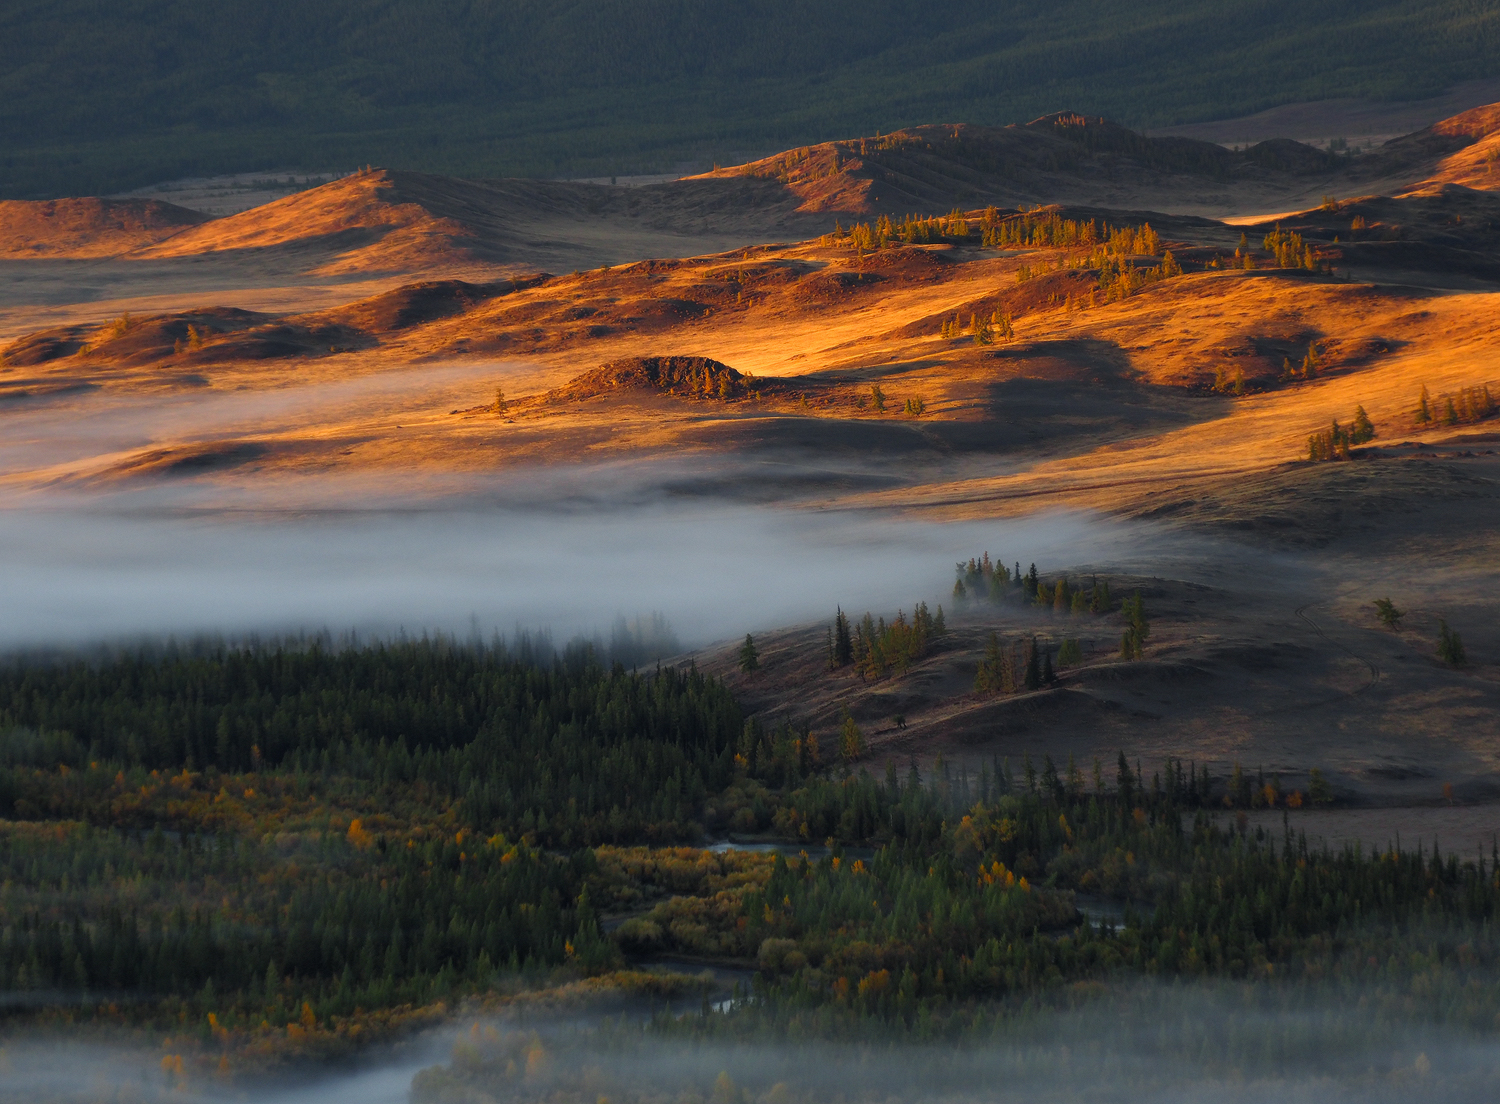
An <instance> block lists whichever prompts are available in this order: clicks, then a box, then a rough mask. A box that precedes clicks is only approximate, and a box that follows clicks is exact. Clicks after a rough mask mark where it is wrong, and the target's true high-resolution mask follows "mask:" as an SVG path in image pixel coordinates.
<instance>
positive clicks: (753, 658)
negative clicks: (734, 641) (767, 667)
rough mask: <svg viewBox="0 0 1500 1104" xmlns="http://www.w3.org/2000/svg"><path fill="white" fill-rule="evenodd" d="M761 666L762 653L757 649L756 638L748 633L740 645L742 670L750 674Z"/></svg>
mask: <svg viewBox="0 0 1500 1104" xmlns="http://www.w3.org/2000/svg"><path fill="white" fill-rule="evenodd" d="M759 666H760V653H759V652H757V651H756V650H755V638H754V637H753V636H751V635H750V634H749V633H746V634H745V642H744V643H743V644H741V645H740V670H741V671H744V672H745V673H746V674H749V673H750V672H751V671H754V670H755V669H756V668H757V667H759Z"/></svg>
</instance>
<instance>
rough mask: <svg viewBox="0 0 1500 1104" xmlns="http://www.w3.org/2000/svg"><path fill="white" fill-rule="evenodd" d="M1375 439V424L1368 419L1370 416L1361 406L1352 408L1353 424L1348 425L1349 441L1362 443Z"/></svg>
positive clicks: (1357, 443)
mask: <svg viewBox="0 0 1500 1104" xmlns="http://www.w3.org/2000/svg"><path fill="white" fill-rule="evenodd" d="M1374 439H1375V425H1374V423H1373V422H1371V421H1370V416H1369V415H1368V414H1366V413H1365V408H1364V407H1363V406H1359V407H1356V408H1355V410H1354V424H1353V425H1352V426H1350V427H1349V443H1350V444H1354V445H1362V444H1364V443H1365V442H1366V441H1373V440H1374Z"/></svg>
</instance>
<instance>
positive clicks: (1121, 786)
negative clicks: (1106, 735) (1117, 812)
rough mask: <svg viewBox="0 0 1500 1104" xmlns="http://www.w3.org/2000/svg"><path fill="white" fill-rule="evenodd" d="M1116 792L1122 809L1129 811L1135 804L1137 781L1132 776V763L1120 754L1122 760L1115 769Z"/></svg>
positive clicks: (1123, 754)
mask: <svg viewBox="0 0 1500 1104" xmlns="http://www.w3.org/2000/svg"><path fill="white" fill-rule="evenodd" d="M1115 786H1116V792H1117V793H1118V794H1119V796H1120V807H1121V808H1123V809H1129V808H1130V807H1131V806H1132V805H1134V804H1135V779H1134V778H1133V777H1132V776H1131V774H1130V761H1129V760H1128V759H1126V758H1125V753H1124V752H1123V751H1121V752H1120V759H1119V762H1118V764H1117V765H1116V767H1115Z"/></svg>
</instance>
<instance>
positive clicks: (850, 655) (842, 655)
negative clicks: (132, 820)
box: [833, 607, 854, 667]
mask: <svg viewBox="0 0 1500 1104" xmlns="http://www.w3.org/2000/svg"><path fill="white" fill-rule="evenodd" d="M853 659H854V642H853V640H852V639H851V638H850V635H849V618H847V617H845V616H844V610H843V608H842V607H840V608H839V611H838V615H837V616H836V617H835V618H834V620H833V665H834V666H835V667H847V666H849V663H850V661H852V660H853Z"/></svg>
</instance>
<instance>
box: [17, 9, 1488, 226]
mask: <svg viewBox="0 0 1500 1104" xmlns="http://www.w3.org/2000/svg"><path fill="white" fill-rule="evenodd" d="M1497 30H1500V8H1497V7H1496V5H1495V4H1494V3H1493V2H1492V0H1482V2H1479V3H1471V2H1466V0H1423V2H1419V0H1371V2H1369V3H1365V4H1362V5H1360V6H1359V8H1358V10H1357V11H1353V10H1351V9H1350V8H1349V7H1348V6H1347V5H1342V4H1328V3H1313V4H1307V3H1292V2H1290V0H1268V2H1266V3H1260V4H1253V5H1243V4H1240V5H1227V6H1226V5H1222V4H1220V5H1205V4H1202V3H1189V2H1184V0H1147V2H1143V3H1139V4H1135V5H1130V6H1122V5H1119V4H1105V3H1101V2H1100V0H1061V2H1059V3H1054V4H1050V5H1043V6H1031V7H1028V6H1024V5H1023V6H1016V5H1009V6H1005V7H1000V8H997V7H995V6H994V5H987V4H983V3H979V2H978V0H953V2H949V3H945V4H942V5H937V6H933V5H921V4H916V3H913V2H912V0H866V2H860V3H855V2H854V0H823V2H820V3H818V4H810V5H809V4H792V3H789V2H788V0H760V2H758V3H755V4H749V5H737V6H726V5H717V6H715V5H702V4H686V3H683V2H682V0H643V2H640V3H631V4H622V3H602V4H593V5H587V6H583V5H577V4H567V3H564V4H556V5H544V6H537V5H533V4H526V3H522V2H521V0H497V2H495V3H489V4H484V5H463V4H453V3H449V2H447V0H413V2H410V3H405V4H401V5H395V6H392V5H385V6H382V5H370V4H368V3H366V2H364V0H320V2H318V3H316V4H295V3H291V2H290V0H270V2H256V3H251V2H249V0H226V2H225V3H222V4H220V5H217V6H215V7H213V8H205V7H203V6H202V5H199V4H193V3H188V2H186V0H113V2H111V3H108V4H106V3H102V2H101V0H56V2H54V3H52V4H48V5H31V6H26V5H23V6H20V7H16V8H14V10H11V11H9V12H7V13H6V14H5V15H4V16H0V105H3V108H0V142H3V148H4V150H5V156H4V158H3V160H0V195H4V196H7V197H16V198H20V197H38V198H46V197H47V196H49V195H58V194H67V193H74V194H76V193H77V192H79V191H95V192H115V191H121V190H127V189H129V188H132V187H137V186H140V185H144V184H148V183H151V182H153V181H159V180H164V179H171V178H173V177H182V176H191V175H212V174H215V173H219V172H226V171H244V170H262V169H273V168H278V167H287V166H301V167H304V168H307V169H317V170H330V169H347V168H349V167H351V166H354V165H362V164H367V163H378V164H385V165H389V166H392V167H396V168H403V169H420V170H425V171H435V172H442V173H447V174H456V175H464V176H471V177H494V176H501V175H505V176H561V175H604V176H608V175H610V174H612V173H625V172H659V171H670V170H672V169H673V168H675V167H677V166H678V165H680V164H681V163H683V162H689V163H696V164H709V163H712V162H713V161H720V162H723V161H727V160H731V159H741V158H742V157H743V155H744V154H743V151H748V150H772V149H777V148H782V147H785V146H787V145H790V144H800V143H806V142H816V141H820V140H824V139H827V138H831V137H834V136H837V135H839V134H849V133H874V132H876V131H886V130H890V129H894V128H898V127H903V126H913V125H916V124H920V123H924V122H928V121H931V120H942V119H948V120H952V119H967V120H971V121H974V122H984V123H991V124H1005V123H1010V122H1019V121H1022V120H1025V119H1028V118H1034V117H1036V116H1038V115H1040V114H1042V113H1043V112H1046V111H1051V110H1056V108H1057V107H1058V106H1059V105H1062V104H1067V105H1071V106H1076V107H1077V108H1078V109H1079V110H1083V111H1086V112H1088V113H1089V114H1093V115H1099V114H1103V115H1107V116H1110V117H1112V118H1117V119H1120V120H1122V121H1125V122H1127V123H1129V124H1132V125H1136V126H1164V125H1169V124H1172V123H1184V122H1192V121H1196V120H1203V119H1213V118H1228V117H1233V116H1239V115H1244V114H1247V113H1249V112H1254V111H1259V110H1260V109H1262V108H1267V107H1271V106H1274V105H1277V104H1288V103H1298V102H1306V101H1314V100H1322V99H1327V98H1329V97H1334V96H1346V97H1347V96H1358V97H1367V98H1371V99H1384V100H1409V99H1420V98H1422V97H1425V96H1431V95H1433V94H1434V93H1436V92H1438V91H1441V90H1442V89H1443V88H1445V87H1447V86H1448V85H1449V84H1451V83H1452V82H1455V81H1465V80H1472V79H1477V78H1484V77H1493V76H1496V75H1500V70H1497V68H1496V60H1495V59H1496V58H1497V57H1500V43H1497V37H1496V36H1497Z"/></svg>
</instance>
